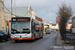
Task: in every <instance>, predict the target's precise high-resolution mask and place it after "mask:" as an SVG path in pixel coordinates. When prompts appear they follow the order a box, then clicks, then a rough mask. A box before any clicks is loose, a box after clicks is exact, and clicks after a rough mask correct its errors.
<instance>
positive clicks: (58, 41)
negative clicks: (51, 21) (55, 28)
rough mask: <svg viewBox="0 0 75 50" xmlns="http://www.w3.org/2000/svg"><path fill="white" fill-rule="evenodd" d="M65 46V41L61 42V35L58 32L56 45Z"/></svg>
mask: <svg viewBox="0 0 75 50" xmlns="http://www.w3.org/2000/svg"><path fill="white" fill-rule="evenodd" d="M63 44H64V41H63V40H61V36H60V33H59V32H58V34H57V38H56V45H63Z"/></svg>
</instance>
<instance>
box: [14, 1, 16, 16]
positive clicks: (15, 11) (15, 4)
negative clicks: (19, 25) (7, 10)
mask: <svg viewBox="0 0 75 50" xmlns="http://www.w3.org/2000/svg"><path fill="white" fill-rule="evenodd" d="M14 10H15V15H16V0H14Z"/></svg>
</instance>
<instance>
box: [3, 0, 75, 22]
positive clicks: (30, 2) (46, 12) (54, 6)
mask: <svg viewBox="0 0 75 50" xmlns="http://www.w3.org/2000/svg"><path fill="white" fill-rule="evenodd" d="M14 1H15V3H16V7H26V6H28V7H30V6H31V7H32V9H33V10H34V11H35V13H36V16H38V17H41V18H42V19H44V20H45V22H52V23H56V17H58V15H57V13H58V10H59V6H61V4H62V3H63V2H65V4H66V5H67V6H69V5H70V6H71V7H72V11H73V16H75V0H13V7H14ZM4 5H5V6H6V7H11V0H4ZM73 16H72V17H73Z"/></svg>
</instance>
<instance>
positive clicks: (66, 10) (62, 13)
mask: <svg viewBox="0 0 75 50" xmlns="http://www.w3.org/2000/svg"><path fill="white" fill-rule="evenodd" d="M58 16H59V29H60V34H61V36H62V39H64V40H65V39H66V24H67V22H68V21H69V19H70V17H71V16H72V8H71V7H70V6H67V5H66V4H64V3H63V4H61V6H60V7H59V11H58Z"/></svg>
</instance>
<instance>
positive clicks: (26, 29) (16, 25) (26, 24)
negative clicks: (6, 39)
mask: <svg viewBox="0 0 75 50" xmlns="http://www.w3.org/2000/svg"><path fill="white" fill-rule="evenodd" d="M11 30H12V32H13V33H30V21H17V22H12V27H11Z"/></svg>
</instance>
